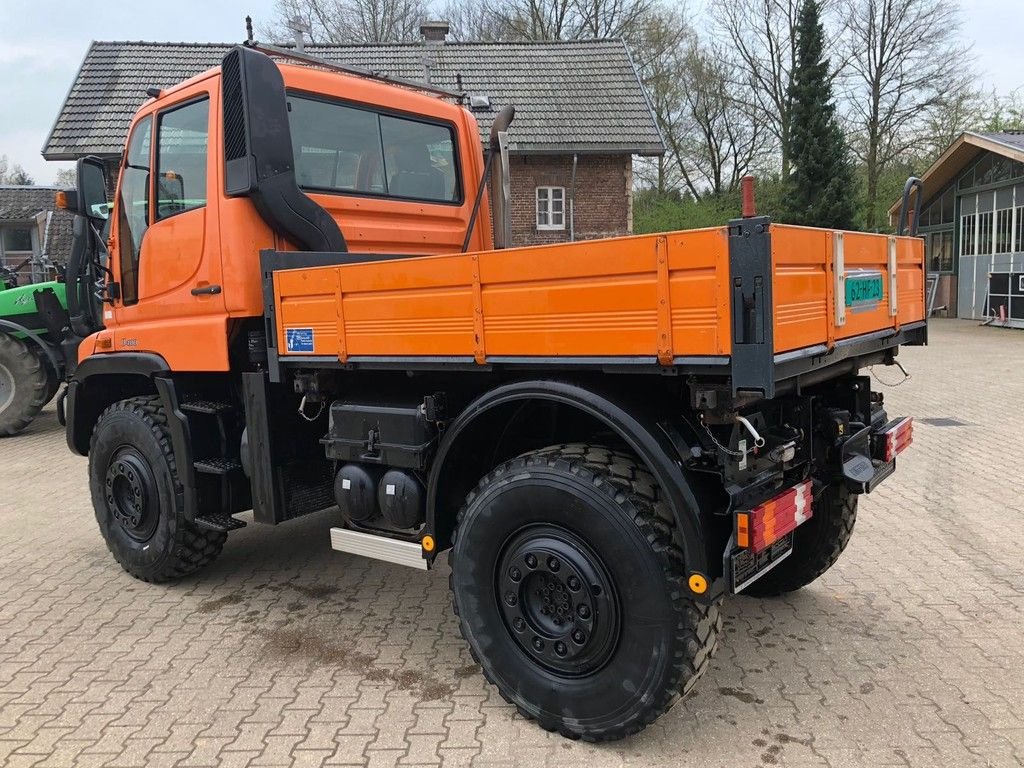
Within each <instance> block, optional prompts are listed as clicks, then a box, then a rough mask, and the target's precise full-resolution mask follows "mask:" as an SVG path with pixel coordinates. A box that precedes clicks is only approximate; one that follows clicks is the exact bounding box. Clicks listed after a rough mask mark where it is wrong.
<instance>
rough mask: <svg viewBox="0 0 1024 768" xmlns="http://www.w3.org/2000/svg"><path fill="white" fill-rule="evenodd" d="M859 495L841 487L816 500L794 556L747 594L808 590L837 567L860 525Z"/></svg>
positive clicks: (829, 488) (797, 535)
mask: <svg viewBox="0 0 1024 768" xmlns="http://www.w3.org/2000/svg"><path fill="white" fill-rule="evenodd" d="M857 498H858V497H857V495H856V494H853V493H850V492H849V491H848V490H847V489H846V487H845V486H843V485H840V484H835V485H829V486H827V487H826V488H825V489H824V490H823V491H822V492H821V494H820V495H819V496H818V497H817V498H816V499H815V500H814V514H813V515H812V516H811V519H810V520H808V521H807V522H806V523H804V524H803V525H801V526H800V527H799V528H797V529H796V531H795V532H794V537H793V554H791V555H790V556H789V557H787V558H786V559H785V560H783V561H782V562H781V563H779V564H778V565H777V566H775V568H773V569H772V570H771V571H769V572H768V573H766V574H765V575H764V576H763V577H762V578H760V579H758V580H757V581H755V582H754V583H753V584H751V585H750V586H749V587H747V588H746V589H745V590H743V594H746V595H751V596H753V597H775V596H777V595H784V594H786V593H787V592H793V591H795V590H797V589H800V588H801V587H806V586H807V585H808V584H810V583H811V582H812V581H814V580H815V579H817V578H818V577H819V576H821V575H822V574H823V573H825V571H827V570H828V569H829V568H831V567H832V566H833V565H835V563H836V561H837V560H838V559H839V555H841V554H842V553H843V550H844V549H846V545H847V544H849V543H850V537H851V536H852V535H853V524H854V523H855V522H857Z"/></svg>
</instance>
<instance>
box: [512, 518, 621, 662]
mask: <svg viewBox="0 0 1024 768" xmlns="http://www.w3.org/2000/svg"><path fill="white" fill-rule="evenodd" d="M496 576H497V578H496V586H497V590H498V594H497V599H498V604H499V605H500V607H501V612H502V616H503V618H504V620H505V625H506V627H507V628H508V630H509V634H510V635H511V636H512V638H513V639H514V640H515V641H516V643H517V644H518V645H519V647H520V648H522V649H523V651H524V652H525V653H526V654H527V655H528V656H530V657H531V658H532V659H533V660H535V661H536V662H538V663H540V664H541V665H542V666H544V667H545V668H546V669H548V670H549V671H552V672H555V673H557V674H559V675H562V676H566V677H580V676H583V675H587V674H591V673H593V672H596V671H597V670H598V669H600V668H601V667H602V666H603V665H604V664H605V662H607V661H608V659H609V658H610V656H611V654H612V652H613V651H614V650H615V646H616V644H617V641H618V636H619V615H620V610H619V605H618V599H617V597H616V594H615V591H614V589H613V588H612V582H611V580H610V579H609V578H608V574H607V571H606V570H605V568H604V565H603V564H602V563H601V561H600V559H599V558H598V557H597V555H596V554H595V553H594V552H593V550H591V549H590V547H588V546H587V545H586V543H584V542H583V541H582V540H581V539H580V538H579V537H578V536H576V535H575V534H573V533H572V532H570V531H568V530H566V529H564V528H561V527H560V526H554V525H542V526H535V527H532V528H529V529H527V530H526V531H523V532H521V533H519V534H517V535H515V536H513V537H512V538H511V539H510V540H509V542H508V543H507V544H506V546H505V549H504V552H503V555H502V557H501V558H500V560H499V565H498V572H497V574H496Z"/></svg>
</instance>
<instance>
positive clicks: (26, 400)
mask: <svg viewBox="0 0 1024 768" xmlns="http://www.w3.org/2000/svg"><path fill="white" fill-rule="evenodd" d="M65 290H66V289H65V287H64V284H63V283H62V282H58V281H51V282H46V283H33V284H30V285H18V273H17V272H16V271H15V270H14V269H10V268H7V267H0V437H8V436H10V435H16V434H18V433H19V432H21V431H22V430H23V429H25V427H27V426H28V425H29V424H31V423H32V420H33V419H34V418H35V417H36V415H37V414H38V413H39V411H40V410H41V409H42V408H43V406H44V405H46V404H47V403H48V402H50V401H51V400H52V399H53V397H54V395H56V394H57V390H58V389H59V388H60V384H61V382H62V381H63V380H64V376H65V368H66V365H65V364H64V359H63V355H62V354H61V352H60V339H61V336H62V335H63V328H58V327H56V325H55V324H54V323H53V322H52V321H51V320H49V318H48V317H47V313H50V314H52V313H53V311H54V310H55V309H56V311H57V313H58V316H59V315H61V314H62V315H63V317H64V324H66V318H67V301H66V298H65V296H66V295H65ZM54 331H55V332H56V333H54Z"/></svg>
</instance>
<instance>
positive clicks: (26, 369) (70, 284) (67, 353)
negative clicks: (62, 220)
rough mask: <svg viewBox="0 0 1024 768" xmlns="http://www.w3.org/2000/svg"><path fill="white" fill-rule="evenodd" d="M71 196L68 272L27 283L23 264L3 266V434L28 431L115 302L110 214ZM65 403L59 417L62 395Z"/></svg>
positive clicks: (91, 179) (92, 177)
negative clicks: (110, 280)
mask: <svg viewBox="0 0 1024 768" xmlns="http://www.w3.org/2000/svg"><path fill="white" fill-rule="evenodd" d="M80 165H81V161H80ZM90 170H91V169H90ZM79 173H80V174H81V170H80V171H79ZM79 178H80V183H82V179H81V176H80V177H79ZM84 181H85V183H88V184H97V183H98V184H101V185H102V184H103V177H102V173H99V175H98V176H97V175H96V173H93V174H87V176H86V179H85V180H84ZM100 189H102V187H100ZM64 194H65V196H66V197H67V199H68V204H69V206H70V207H71V209H72V210H75V212H76V214H77V215H76V216H75V223H74V239H73V241H72V252H71V258H70V260H69V262H68V267H67V272H66V276H61V278H60V279H58V280H52V281H50V282H45V283H31V284H29V285H19V284H18V282H19V280H18V269H19V267H15V268H10V267H5V266H3V265H0V437H10V436H12V435H16V434H18V433H19V432H21V431H22V430H23V429H25V428H26V427H27V426H28V425H29V424H31V423H32V421H33V420H34V419H35V417H36V416H37V415H38V414H39V411H41V410H42V408H43V406H45V405H46V404H47V403H49V402H50V401H51V400H53V398H54V396H55V395H56V394H57V391H58V390H59V389H60V385H61V384H62V383H63V382H64V381H65V380H66V379H67V378H68V377H70V376H71V375H72V374H73V373H74V371H75V367H76V366H77V364H78V344H79V342H81V340H82V339H83V338H85V337H86V336H88V335H89V334H91V333H93V332H94V331H96V330H99V328H100V327H102V325H101V323H100V322H99V321H98V320H96V318H99V317H101V316H102V305H103V303H104V302H106V301H109V300H110V298H109V297H108V296H107V295H106V294H107V288H106V286H105V283H106V267H105V262H106V258H105V257H106V253H105V250H104V248H103V241H104V239H105V238H104V233H103V232H101V231H100V230H99V229H97V226H102V224H103V223H104V219H105V218H106V210H105V208H106V206H100V207H103V208H104V210H102V211H89V212H85V211H80V210H77V206H78V198H77V195H75V193H74V192H66V193H64ZM100 194H102V192H101V193H100ZM94 199H95V197H94ZM86 213H88V214H89V215H86ZM57 405H58V409H57V410H58V417H59V416H60V414H61V405H62V403H61V402H60V400H59V399H58V403H57Z"/></svg>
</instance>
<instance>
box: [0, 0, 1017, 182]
mask: <svg viewBox="0 0 1024 768" xmlns="http://www.w3.org/2000/svg"><path fill="white" fill-rule="evenodd" d="M701 5H702V4H701V2H700V0H698V2H695V3H691V4H690V7H691V8H693V9H694V10H695V12H696V13H700V12H701V10H700V9H701ZM273 7H274V0H242V1H241V2H239V1H236V0H174V2H169V3H159V2H144V1H143V0H135V2H127V1H126V0H99V1H98V2H81V0H74V1H72V0H32V1H28V0H0V155H7V156H8V158H10V160H11V161H12V162H16V163H19V164H20V165H22V166H23V167H24V168H25V169H26V170H27V171H28V172H29V173H30V174H31V175H32V176H33V178H34V179H35V180H36V183H39V184H49V183H52V182H53V180H54V175H55V174H56V171H57V169H58V168H65V167H69V164H68V163H52V162H47V161H45V160H43V158H42V156H41V154H40V151H41V149H42V145H43V142H44V141H45V140H46V136H47V134H48V133H49V131H50V127H51V126H52V125H53V121H54V119H55V118H56V116H57V111H58V110H59V109H60V106H61V104H63V102H64V97H65V95H66V94H67V91H68V88H69V87H70V86H71V81H72V80H73V79H74V77H75V73H76V72H77V70H78V66H79V64H80V63H81V61H82V58H83V56H84V55H85V51H86V49H87V48H88V47H89V43H90V42H91V41H92V40H157V41H189V42H232V41H241V40H242V39H243V38H244V37H245V16H246V14H249V15H252V17H253V18H254V19H255V20H256V22H257V24H258V23H259V22H260V21H265V20H268V19H269V18H270V17H271V16H272V15H273ZM962 7H963V9H964V13H963V35H964V38H965V39H966V40H967V41H968V42H969V43H971V44H973V47H974V54H975V56H976V67H977V70H978V72H979V76H980V83H982V84H984V85H985V86H986V87H988V88H993V87H994V88H995V89H996V90H998V91H999V92H1001V93H1008V92H1009V91H1012V90H1015V89H1016V88H1019V87H1021V86H1024V46H1022V45H1021V43H1020V32H1019V24H1018V20H1019V16H1020V10H1019V9H1020V0H963V2H962ZM695 21H699V19H695Z"/></svg>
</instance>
